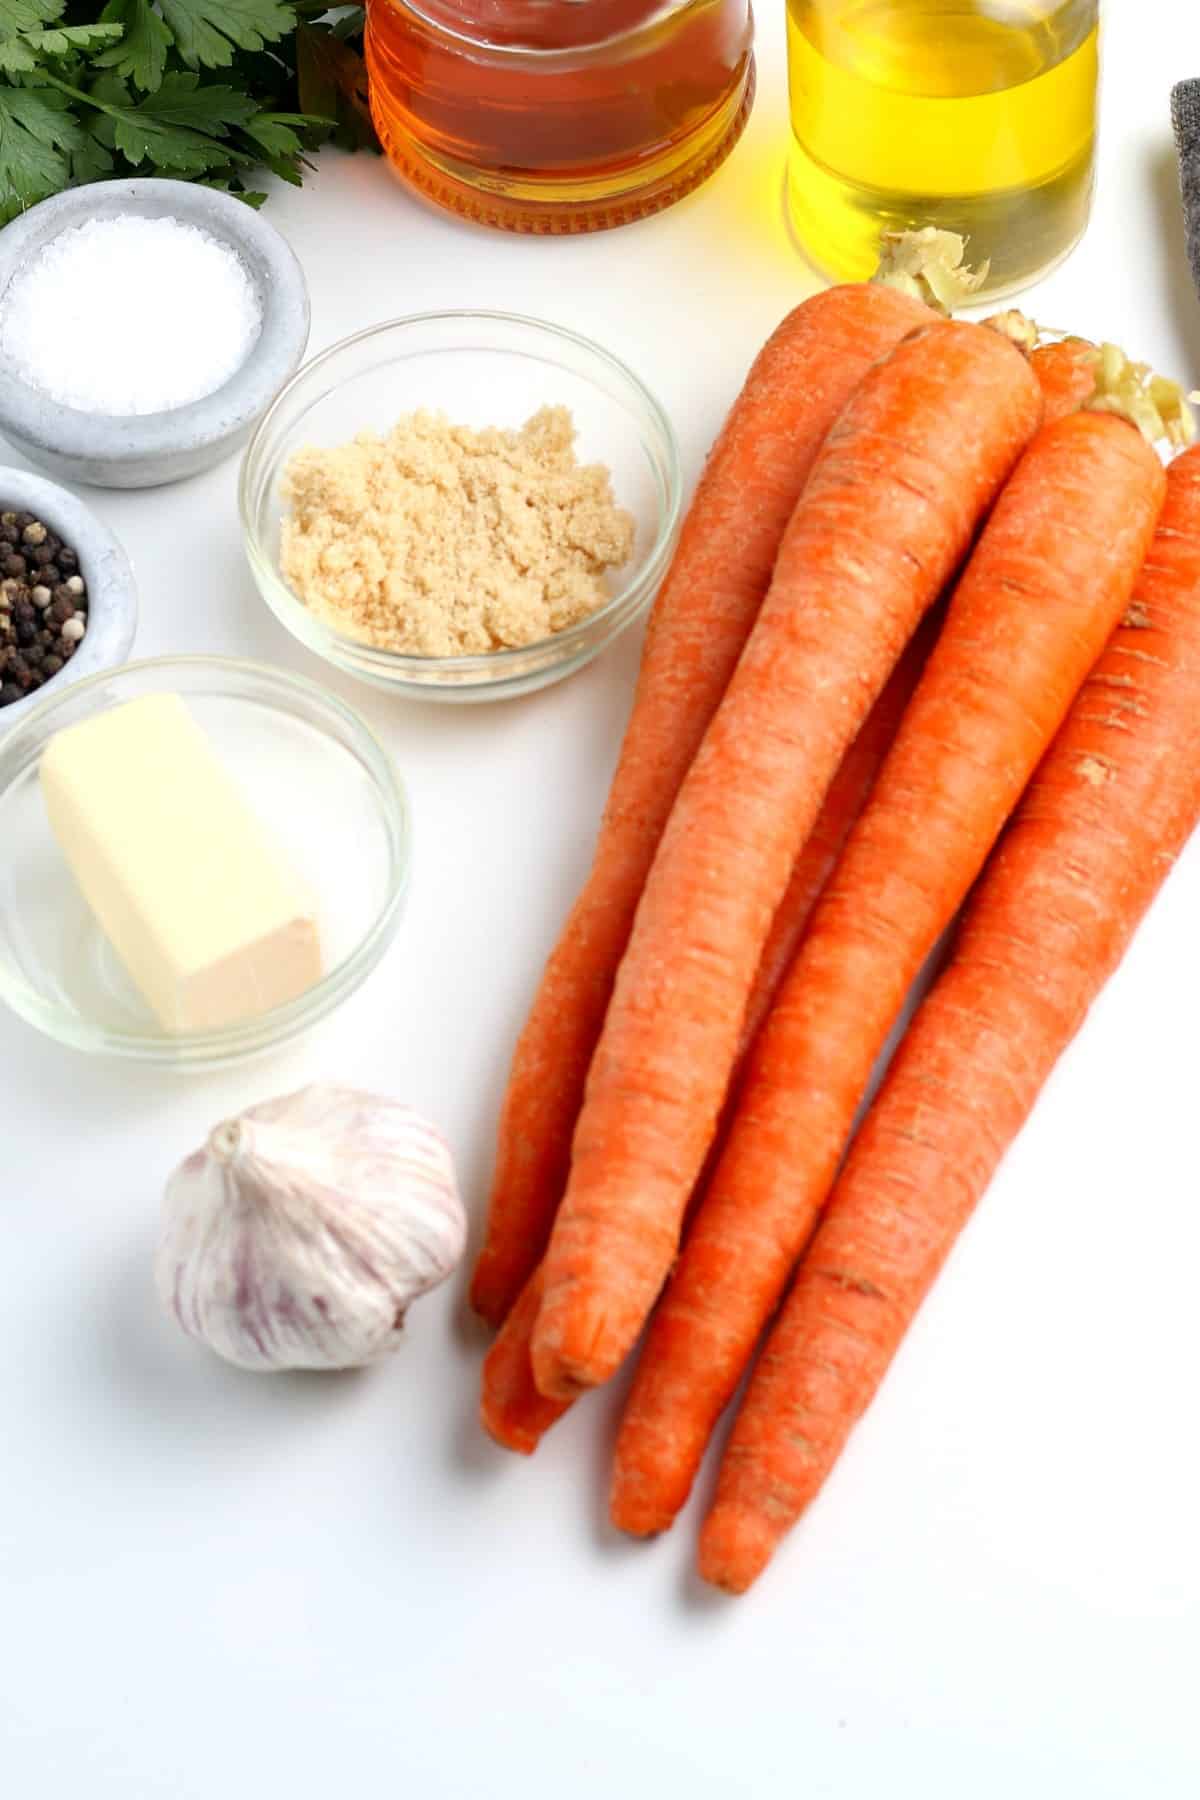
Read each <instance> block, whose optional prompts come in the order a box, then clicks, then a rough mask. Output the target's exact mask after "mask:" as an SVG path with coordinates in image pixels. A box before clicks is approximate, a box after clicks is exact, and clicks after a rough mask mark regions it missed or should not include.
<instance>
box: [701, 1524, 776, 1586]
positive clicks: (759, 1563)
mask: <svg viewBox="0 0 1200 1800" xmlns="http://www.w3.org/2000/svg"><path fill="white" fill-rule="evenodd" d="M777 1542H778V1539H777V1537H776V1534H775V1533H774V1532H773V1531H772V1529H771V1527H770V1525H769V1523H768V1522H767V1520H765V1519H764V1518H763V1517H762V1516H761V1515H760V1514H758V1513H754V1512H748V1511H746V1509H745V1508H744V1507H740V1506H734V1505H731V1504H730V1503H729V1502H728V1501H726V1502H718V1503H717V1505H716V1506H714V1507H713V1509H712V1511H711V1512H710V1513H709V1515H708V1517H707V1519H706V1520H705V1521H704V1526H703V1529H702V1530H701V1533H700V1565H699V1566H700V1575H701V1579H702V1580H704V1581H707V1582H711V1584H712V1586H713V1587H719V1588H723V1589H724V1590H725V1592H726V1593H727V1594H744V1593H745V1592H746V1589H747V1588H748V1587H750V1586H752V1585H753V1583H754V1582H755V1581H756V1580H757V1579H758V1577H759V1576H760V1575H761V1574H762V1572H763V1570H764V1569H765V1568H766V1566H767V1564H768V1563H769V1562H770V1560H771V1557H772V1555H773V1554H774V1550H775V1546H776V1543H777Z"/></svg>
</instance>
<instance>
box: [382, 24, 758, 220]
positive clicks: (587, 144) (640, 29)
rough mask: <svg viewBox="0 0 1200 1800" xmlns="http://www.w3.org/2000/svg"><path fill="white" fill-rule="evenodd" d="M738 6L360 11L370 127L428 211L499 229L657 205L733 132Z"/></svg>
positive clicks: (623, 215)
mask: <svg viewBox="0 0 1200 1800" xmlns="http://www.w3.org/2000/svg"><path fill="white" fill-rule="evenodd" d="M752 39H753V16H752V13H751V7H750V0H456V3H452V0H368V5H367V33H366V57H367V70H368V75H369V79H370V96H371V111H372V115H373V117H374V120H375V128H376V130H377V131H378V133H379V138H380V141H381V143H382V144H383V147H384V150H385V152H386V153H387V155H388V157H389V159H390V160H391V162H392V163H393V164H394V165H395V167H396V168H397V169H398V170H399V171H400V173H401V174H402V175H403V176H404V177H405V179H406V180H408V181H409V182H411V183H412V185H413V186H414V187H416V188H418V189H419V190H420V191H421V192H422V193H424V194H425V195H427V196H428V197H429V198H430V199H431V200H434V201H436V202H437V203H438V204H439V205H441V206H444V207H447V208H448V209H449V210H451V211H453V212H457V213H460V214H462V215H464V216H466V217H468V218H470V219H474V220H476V221H478V222H479V223H481V224H486V225H495V226H499V227H501V228H502V229H504V230H508V231H532V232H575V231H595V230H599V229H602V228H603V227H606V226H610V225H620V224H623V223H625V222H626V221H627V220H629V219H636V218H641V217H643V216H644V215H646V214H647V213H652V212H657V211H659V210H660V209H661V208H662V207H664V206H669V205H671V203H672V202H673V201H675V200H678V199H680V198H681V196H682V195H684V194H686V193H688V192H690V191H691V189H693V188H695V187H697V186H698V185H699V183H700V182H702V181H704V180H705V179H706V177H707V176H708V175H710V174H711V173H712V172H713V170H714V169H716V168H717V167H718V165H719V164H720V163H721V162H722V161H723V160H724V158H725V157H726V156H727V155H728V154H729V151H730V150H731V149H732V148H733V146H734V144H735V143H736V142H737V140H738V137H739V136H740V135H741V131H742V128H743V126H744V125H745V122H746V119H747V117H748V115H749V111H750V107H751V104H752V102H753V97H754V57H753V51H752Z"/></svg>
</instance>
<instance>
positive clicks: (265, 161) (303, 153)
mask: <svg viewBox="0 0 1200 1800" xmlns="http://www.w3.org/2000/svg"><path fill="white" fill-rule="evenodd" d="M326 11H327V9H326V7H325V5H324V4H323V0H91V3H89V0H0V225H2V224H4V223H6V222H7V220H8V219H10V218H12V217H13V216H14V215H15V214H16V213H18V212H20V211H22V210H23V209H24V208H26V207H28V206H32V205H35V204H36V203H37V201H39V200H42V199H45V198H46V197H47V196H48V195H50V194H53V193H57V192H58V191H59V189H61V188H63V187H67V186H70V185H71V184H72V183H76V182H81V181H95V180H98V179H100V178H102V177H103V176H106V175H110V174H115V175H130V174H135V173H137V174H149V173H155V172H159V173H162V174H164V175H172V176H176V177H179V178H182V179H185V180H196V181H204V182H207V183H208V184H209V185H211V186H213V187H218V188H221V189H224V190H225V191H227V192H229V193H234V194H237V195H239V196H240V197H241V198H243V199H245V200H246V201H247V203H248V204H251V205H261V204H262V201H263V200H264V199H265V198H266V196H265V195H264V194H263V193H261V192H258V191H255V192H253V193H250V192H247V191H246V190H247V181H246V175H247V173H248V171H249V170H250V169H252V168H253V167H254V166H255V165H261V166H265V167H266V168H268V169H270V170H272V171H273V173H275V174H276V175H278V176H279V177H281V179H283V180H285V181H290V182H294V183H299V182H300V180H301V178H302V175H303V172H304V170H305V169H306V168H307V167H309V166H310V164H309V161H308V155H309V152H310V151H311V150H313V149H314V148H315V147H316V146H317V145H318V144H320V143H322V142H324V141H326V140H327V139H330V138H332V139H333V140H334V141H335V142H337V143H339V144H342V145H344V146H345V147H347V148H350V149H353V148H356V147H358V146H359V145H363V144H370V145H372V146H375V138H374V134H373V132H372V130H371V124H370V115H369V112H368V110H367V105H366V83H365V74H364V70H363V64H362V56H361V48H360V46H361V38H362V31H363V24H364V8H363V7H362V6H350V7H345V6H343V7H338V8H335V9H334V13H333V15H332V20H331V19H329V18H327V17H325V16H324V15H325V14H326ZM301 31H302V32H303V34H304V35H303V41H301V37H300V32H301ZM212 71H219V73H217V74H214V73H212ZM314 96H316V97H319V99H316V100H315V99H314ZM375 147H377V146H375Z"/></svg>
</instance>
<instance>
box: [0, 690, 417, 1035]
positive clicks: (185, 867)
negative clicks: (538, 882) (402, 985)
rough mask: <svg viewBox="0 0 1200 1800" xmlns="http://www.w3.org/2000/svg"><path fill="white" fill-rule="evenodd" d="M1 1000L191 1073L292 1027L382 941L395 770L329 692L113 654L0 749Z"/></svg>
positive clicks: (392, 910) (402, 880)
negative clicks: (1, 851)
mask: <svg viewBox="0 0 1200 1800" xmlns="http://www.w3.org/2000/svg"><path fill="white" fill-rule="evenodd" d="M0 841H2V842H3V844H4V846H5V856H4V859H3V865H2V866H0V998H2V999H3V1000H5V1001H6V1002H7V1003H8V1005H9V1006H10V1007H12V1009H13V1010H14V1011H15V1012H17V1013H18V1014H20V1016H21V1017H22V1018H24V1019H26V1020H28V1021H29V1023H30V1024H32V1025H34V1026H36V1027H37V1028H38V1029H39V1030H41V1031H43V1032H45V1033H46V1034H47V1035H48V1036H49V1037H52V1038H55V1039H57V1040H58V1041H59V1042H61V1043H65V1044H69V1045H71V1046H73V1047H74V1048H76V1049H80V1050H85V1051H92V1052H95V1053H100V1054H107V1055H110V1056H117V1057H124V1058H127V1059H131V1060H134V1061H141V1062H150V1063H160V1064H166V1065H173V1066H175V1067H178V1068H203V1067H214V1066H222V1065H225V1064H229V1063H234V1062H240V1061H242V1060H244V1059H246V1058H248V1057H252V1056H255V1055H258V1054H260V1053H261V1052H263V1051H265V1050H267V1049H271V1048H273V1047H274V1046H276V1045H278V1044H281V1043H284V1042H286V1041H288V1040H289V1039H291V1038H294V1037H297V1036H299V1035H300V1034H301V1033H303V1032H305V1031H306V1030H308V1028H309V1027H310V1026H312V1025H313V1024H315V1023H316V1021H317V1020H319V1019H321V1018H323V1017H325V1015H326V1014H328V1013H329V1012H331V1011H332V1010H333V1009H334V1008H335V1007H336V1006H339V1005H340V1004H341V1003H342V1001H344V1000H345V999H347V998H348V996H349V995H350V994H352V993H353V992H354V991H355V990H356V989H357V988H358V987H360V986H361V984H362V983H363V981H365V979H366V978H367V976H368V975H369V974H370V973H371V971H372V970H373V969H374V968H375V967H376V966H377V964H378V963H379V961H380V959H381V957H382V956H383V954H384V952H385V950H386V949H387V947H388V945H389V944H390V943H391V941H392V939H393V937H394V936H395V933H396V930H397V927H398V925H399V922H400V916H401V912H402V908H403V902H404V895H405V889H406V885H407V877H408V870H409V861H410V854H409V853H410V820H409V810H408V803H407V799H406V796H405V792H404V788H403V785H402V783H401V781H400V778H399V776H398V775H397V773H396V771H395V769H394V767H393V765H392V762H391V760H390V758H389V757H388V755H387V753H386V752H385V751H384V749H383V748H382V746H381V745H380V744H379V742H378V741H377V739H376V738H375V737H374V736H373V734H372V733H371V731H370V730H369V729H368V727H367V726H366V725H365V724H364V722H363V721H362V720H361V719H360V718H359V716H358V714H357V713H355V712H354V711H353V710H352V709H351V708H350V707H348V706H346V705H345V704H344V703H343V702H342V701H341V700H339V699H338V698H337V697H336V696H335V695H333V694H331V693H329V692H328V691H327V690H325V689H323V688H320V687H318V686H317V685H316V684H315V683H313V682H310V681H306V680H304V679H303V678H301V677H299V676H295V675H291V674H287V673H284V672H282V671H279V670H275V669H270V668H267V667H264V666H261V665H259V664H256V663H249V662H235V661H228V660H225V659H221V658H215V657H204V656H184V657H169V658H160V659H158V660H155V661H150V662H139V663H129V664H126V665H125V666H124V667H123V668H119V669H116V670H113V671H112V672H110V673H107V674H102V675H96V676H93V677H92V678H91V679H90V680H88V681H82V682H79V683H77V684H76V685H75V686H73V687H71V688H68V689H66V690H64V692H63V693H61V694H60V695H58V696H56V697H55V698H54V699H53V700H47V701H46V702H45V703H44V704H43V705H42V706H40V707H38V708H37V710H36V711H35V712H33V713H31V714H30V715H29V716H28V718H26V719H25V720H23V721H22V722H21V724H20V725H19V726H18V727H17V728H16V729H15V730H14V731H13V732H12V733H11V734H10V735H9V736H8V737H7V738H5V739H4V741H3V743H2V744H0Z"/></svg>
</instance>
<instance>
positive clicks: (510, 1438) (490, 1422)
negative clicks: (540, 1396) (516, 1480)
mask: <svg viewBox="0 0 1200 1800" xmlns="http://www.w3.org/2000/svg"><path fill="white" fill-rule="evenodd" d="M479 1423H480V1424H481V1425H482V1426H483V1429H484V1430H485V1431H486V1432H487V1434H488V1436H489V1437H490V1438H491V1440H492V1442H493V1443H494V1444H498V1445H499V1446H500V1448H501V1450H511V1451H513V1452H514V1453H515V1454H516V1455H517V1456H532V1455H533V1453H534V1451H535V1450H536V1449H537V1447H538V1445H539V1444H540V1443H541V1441H542V1439H541V1433H540V1432H536V1431H529V1430H527V1429H522V1427H521V1426H520V1425H514V1424H513V1423H512V1421H511V1420H508V1419H505V1418H504V1417H503V1416H502V1415H500V1414H493V1413H491V1412H490V1411H489V1408H488V1404H487V1401H486V1400H485V1401H484V1403H483V1405H482V1406H481V1407H480V1409H479Z"/></svg>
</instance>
